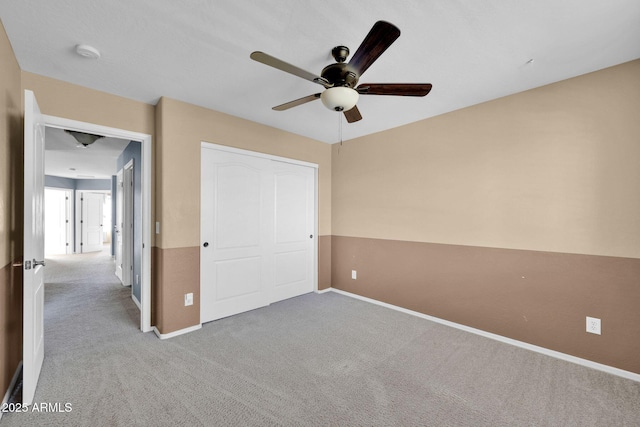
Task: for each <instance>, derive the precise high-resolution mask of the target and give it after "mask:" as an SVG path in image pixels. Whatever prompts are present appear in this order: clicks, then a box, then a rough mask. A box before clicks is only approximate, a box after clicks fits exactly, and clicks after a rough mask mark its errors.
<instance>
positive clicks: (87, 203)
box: [79, 191, 104, 253]
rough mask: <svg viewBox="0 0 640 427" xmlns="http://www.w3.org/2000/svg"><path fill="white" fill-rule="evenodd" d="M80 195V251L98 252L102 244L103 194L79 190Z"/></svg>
mask: <svg viewBox="0 0 640 427" xmlns="http://www.w3.org/2000/svg"><path fill="white" fill-rule="evenodd" d="M79 197H80V206H81V207H80V209H81V212H80V217H81V218H82V219H81V225H80V233H81V236H82V237H81V241H80V252H82V253H86V252H100V251H101V250H102V249H103V245H104V230H103V227H102V221H103V208H104V194H102V193H91V192H85V191H82V192H79Z"/></svg>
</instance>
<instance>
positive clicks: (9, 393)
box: [0, 361, 22, 420]
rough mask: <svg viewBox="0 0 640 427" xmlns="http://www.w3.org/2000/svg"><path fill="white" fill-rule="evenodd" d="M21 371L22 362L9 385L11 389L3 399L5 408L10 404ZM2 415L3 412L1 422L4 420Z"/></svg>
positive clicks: (0, 413) (0, 416)
mask: <svg viewBox="0 0 640 427" xmlns="http://www.w3.org/2000/svg"><path fill="white" fill-rule="evenodd" d="M20 371H22V361H20V363H18V367H17V368H16V371H15V372H14V373H13V378H11V382H10V383H9V388H8V389H7V391H6V392H5V394H4V397H3V398H2V405H3V406H4V404H5V403H7V402H9V398H10V397H11V393H12V392H13V389H14V388H15V386H16V383H17V382H18V377H19V376H20ZM2 414H3V412H2V411H0V420H1V419H2Z"/></svg>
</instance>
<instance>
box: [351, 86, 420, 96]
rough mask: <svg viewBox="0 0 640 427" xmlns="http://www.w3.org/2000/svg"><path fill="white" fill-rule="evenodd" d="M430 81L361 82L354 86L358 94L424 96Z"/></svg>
mask: <svg viewBox="0 0 640 427" xmlns="http://www.w3.org/2000/svg"><path fill="white" fill-rule="evenodd" d="M431 87H432V86H431V84H430V83H363V84H361V85H360V86H358V87H357V88H356V90H357V91H358V93H359V94H360V95H396V96H426V95H427V94H428V93H429V92H430V91H431Z"/></svg>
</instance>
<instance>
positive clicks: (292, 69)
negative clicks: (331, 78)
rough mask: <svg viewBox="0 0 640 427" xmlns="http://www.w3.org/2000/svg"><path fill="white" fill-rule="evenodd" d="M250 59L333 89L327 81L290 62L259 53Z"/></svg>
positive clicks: (255, 53) (252, 55) (253, 54)
mask: <svg viewBox="0 0 640 427" xmlns="http://www.w3.org/2000/svg"><path fill="white" fill-rule="evenodd" d="M250 58H251V59H253V60H254V61H258V62H261V63H263V64H265V65H268V66H270V67H273V68H277V69H278V70H281V71H284V72H285V73H289V74H293V75H294V76H298V77H302V78H303V79H305V80H309V81H310V82H314V83H318V84H319V85H322V86H324V87H331V84H330V83H329V82H328V81H327V80H326V79H324V78H322V77H320V76H318V75H316V74H313V73H311V72H309V71H306V70H303V69H302V68H299V67H296V66H295V65H291V64H289V63H288V62H284V61H282V60H280V59H278V58H276V57H274V56H271V55H268V54H266V53H264V52H258V51H256V52H253V53H252V54H251V55H250Z"/></svg>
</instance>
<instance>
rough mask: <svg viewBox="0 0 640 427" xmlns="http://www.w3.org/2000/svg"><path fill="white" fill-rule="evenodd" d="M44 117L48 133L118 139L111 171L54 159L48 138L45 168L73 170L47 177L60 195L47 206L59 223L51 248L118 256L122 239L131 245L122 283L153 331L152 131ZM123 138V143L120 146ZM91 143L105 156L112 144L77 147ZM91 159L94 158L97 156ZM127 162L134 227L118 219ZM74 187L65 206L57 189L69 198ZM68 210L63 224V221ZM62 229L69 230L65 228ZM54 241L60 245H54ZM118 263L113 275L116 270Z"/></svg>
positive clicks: (122, 250) (142, 325)
mask: <svg viewBox="0 0 640 427" xmlns="http://www.w3.org/2000/svg"><path fill="white" fill-rule="evenodd" d="M44 120H45V125H46V132H47V135H48V134H49V133H50V132H53V133H58V134H60V133H66V132H65V131H69V130H71V131H76V132H83V133H89V134H95V135H102V136H104V137H106V138H107V139H109V143H111V142H114V141H115V143H116V146H115V147H113V146H112V147H109V149H110V150H111V155H113V150H116V151H117V150H119V151H121V152H122V154H121V155H120V156H119V157H117V159H116V158H114V159H113V166H112V167H113V169H112V171H111V172H109V173H108V174H107V175H106V176H105V173H104V172H102V173H101V174H98V173H96V174H93V173H85V172H82V173H79V172H80V171H77V170H70V169H80V168H79V167H77V166H74V165H71V164H68V163H67V164H66V166H65V164H64V162H62V163H61V162H60V161H58V160H51V159H55V157H56V155H57V156H59V155H60V154H61V152H58V153H56V150H55V148H54V149H52V150H49V148H48V147H47V145H48V143H49V142H48V141H45V146H46V149H45V169H47V168H48V165H49V164H50V163H56V165H57V167H58V168H59V167H60V166H61V165H62V167H66V169H67V171H68V173H66V175H67V176H60V175H62V173H60V172H58V173H57V174H56V175H51V176H50V175H48V172H47V175H46V176H45V185H46V186H47V187H49V190H51V191H50V192H51V194H52V195H53V196H52V197H53V199H55V200H56V201H55V202H52V203H53V204H52V206H53V207H52V208H50V209H45V218H47V220H48V221H49V220H50V221H52V222H53V221H56V222H57V226H55V227H54V226H52V227H54V230H56V231H55V235H54V236H52V237H50V238H49V239H48V240H50V241H51V245H52V246H51V247H52V249H51V251H56V252H58V253H60V254H85V253H91V252H103V253H105V252H106V253H107V254H108V255H109V256H110V257H111V258H112V259H115V258H116V248H117V247H118V243H119V241H120V242H121V243H124V244H125V245H128V246H125V248H127V249H125V248H123V247H120V254H123V253H124V254H125V256H126V258H124V259H122V257H121V260H120V262H123V263H124V264H125V268H126V269H127V271H128V272H129V275H128V276H127V277H128V280H127V282H125V281H124V280H123V281H122V283H123V285H124V286H131V289H132V292H131V297H132V299H133V301H134V302H135V303H136V305H137V306H138V308H139V309H140V325H139V327H140V330H142V331H143V332H149V331H151V241H150V240H151V233H150V229H151V135H148V134H142V133H138V132H131V131H127V130H122V129H117V128H110V127H105V126H101V125H95V124H92V123H86V122H79V121H75V120H69V119H64V118H60V117H54V116H47V115H44ZM118 141H119V143H120V144H121V145H120V146H117V143H118ZM92 148H94V149H96V150H94V151H95V156H96V157H95V159H98V158H99V156H101V155H102V157H103V158H104V157H108V155H107V154H106V153H105V152H104V151H103V152H102V153H100V151H101V150H107V148H102V149H100V150H99V149H98V144H96V145H95V147H92V146H91V145H90V146H89V147H87V146H86V145H84V144H82V146H80V145H78V146H77V149H78V151H80V152H84V153H87V152H88V151H89V149H92ZM60 151H61V150H60ZM88 162H89V163H91V162H92V160H88ZM97 163H98V161H97V160H96V165H94V166H95V167H96V168H98V169H99V168H100V167H101V166H99V165H97ZM134 165H135V166H134ZM85 166H91V164H83V167H85ZM127 167H129V173H130V175H131V176H130V178H131V180H130V187H129V189H128V194H129V196H128V199H127V198H123V202H127V201H128V206H124V207H123V211H125V212H126V211H129V212H130V214H129V218H130V220H129V224H130V226H129V227H127V228H126V229H125V228H124V227H125V226H124V224H122V223H118V219H117V218H116V212H117V209H118V189H117V185H118V182H117V176H118V170H125V169H126V168H127ZM65 172H66V171H65ZM74 172H78V173H76V177H75V178H73V177H72V176H73V173H74ZM53 173H55V172H53ZM65 187H66V188H65ZM71 191H73V192H74V193H75V196H74V197H70V200H71V202H69V201H67V200H66V199H65V203H66V204H64V208H63V206H61V205H62V204H63V203H62V200H61V199H60V198H59V197H60V196H59V194H57V193H64V192H66V193H65V197H69V192H71ZM56 196H57V197H58V199H56ZM45 203H47V202H45ZM69 205H71V207H70V206H69ZM51 211H53V212H54V213H53V215H52V216H53V218H49V213H50V212H51ZM63 211H64V217H65V218H64V221H65V222H64V224H65V225H64V226H63V223H62V220H61V218H62V217H63ZM69 211H71V214H69ZM69 216H71V217H73V218H69ZM66 221H69V222H68V223H67V222H66ZM67 224H70V225H67ZM62 229H64V232H63V231H61V230H62ZM45 233H46V231H45ZM62 234H64V236H65V237H64V239H65V250H64V251H61V243H60V240H61V239H62V237H61V235H62ZM46 240H47V238H45V241H46ZM126 242H128V243H126ZM54 243H56V244H57V246H56V247H55V248H54V247H53V245H54ZM67 243H69V244H68V245H67ZM115 264H116V263H114V271H113V273H114V277H115V276H116V275H117V273H116V271H117V269H116V266H115ZM120 268H122V267H120ZM122 276H123V275H122V274H119V275H118V277H119V278H120V279H122V278H123V277H122Z"/></svg>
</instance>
